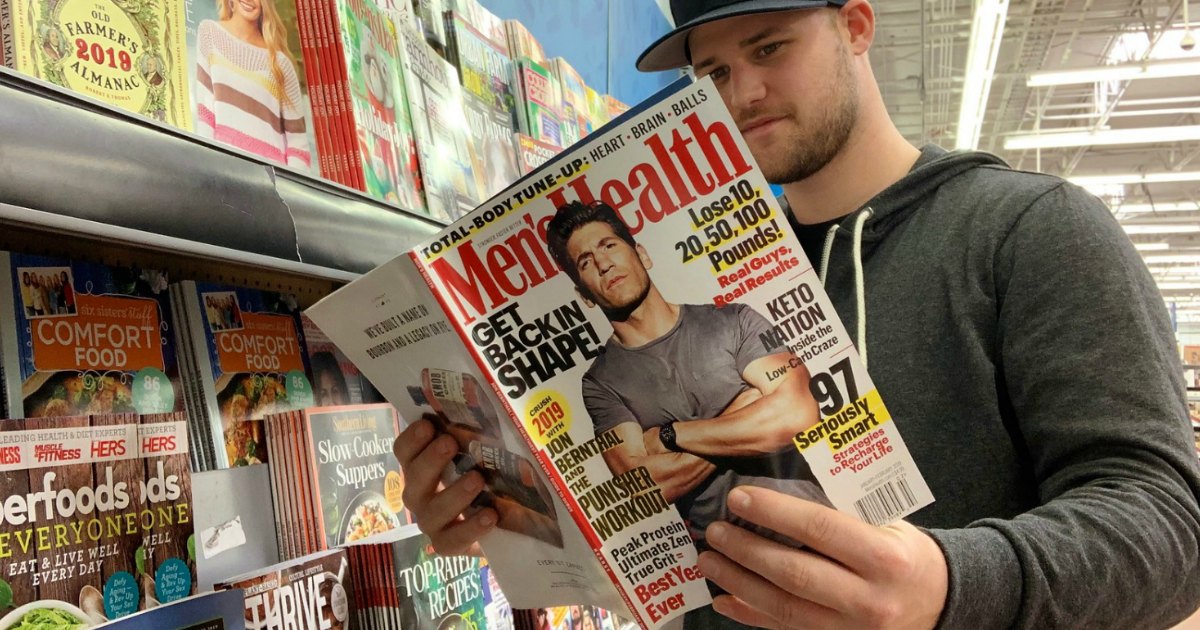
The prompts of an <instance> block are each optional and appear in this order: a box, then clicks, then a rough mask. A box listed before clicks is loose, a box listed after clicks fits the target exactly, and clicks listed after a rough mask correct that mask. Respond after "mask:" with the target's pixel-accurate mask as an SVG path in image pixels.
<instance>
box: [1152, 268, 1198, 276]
mask: <svg viewBox="0 0 1200 630" xmlns="http://www.w3.org/2000/svg"><path fill="white" fill-rule="evenodd" d="M1150 273H1152V274H1154V275H1156V276H1200V267H1151V268H1150Z"/></svg>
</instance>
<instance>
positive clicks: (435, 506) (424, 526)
mask: <svg viewBox="0 0 1200 630" xmlns="http://www.w3.org/2000/svg"><path fill="white" fill-rule="evenodd" d="M482 490H483V476H482V475H480V474H479V472H478V471H475V470H472V471H470V472H468V473H466V474H465V475H463V476H461V477H459V478H458V479H457V480H456V481H455V482H454V483H452V484H450V486H449V487H447V488H446V489H444V490H442V491H440V492H435V493H434V494H433V496H432V497H430V499H429V501H427V502H426V503H425V505H424V506H423V508H422V509H421V512H420V513H419V514H417V524H418V525H420V526H421V531H423V532H425V533H427V534H435V533H437V532H439V531H441V530H442V529H443V528H446V527H448V526H450V525H451V524H452V523H454V521H456V520H458V517H459V515H461V514H463V513H464V512H466V511H467V509H468V508H470V507H471V502H472V501H474V500H475V497H477V496H479V493H480V492H481V491H482ZM493 520H494V519H493Z"/></svg>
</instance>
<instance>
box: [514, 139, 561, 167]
mask: <svg viewBox="0 0 1200 630" xmlns="http://www.w3.org/2000/svg"><path fill="white" fill-rule="evenodd" d="M517 149H518V151H519V152H520V154H519V155H520V158H521V160H520V164H521V174H522V175H528V174H530V173H532V172H534V171H536V170H537V169H538V168H541V166H542V165H543V164H545V163H546V162H549V161H550V158H552V157H554V156H556V155H558V154H559V152H561V151H562V148H561V147H557V146H555V145H553V144H550V143H547V142H542V141H541V140H538V139H537V138H532V137H530V136H527V135H525V134H523V133H519V134H517Z"/></svg>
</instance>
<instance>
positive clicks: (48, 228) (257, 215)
mask: <svg viewBox="0 0 1200 630" xmlns="http://www.w3.org/2000/svg"><path fill="white" fill-rule="evenodd" d="M0 138H3V141H2V142H0V222H3V223H4V224H6V225H8V226H22V227H26V228H32V229H34V231H37V232H42V233H46V234H58V235H63V234H68V235H72V236H77V237H83V239H84V240H85V241H88V240H90V241H93V242H108V243H119V244H121V245H123V246H125V247H135V248H140V249H146V250H154V251H159V252H172V253H178V254H182V255H183V256H184V257H190V258H194V259H198V260H199V259H203V260H209V261H216V262H218V263H228V264H230V265H233V266H238V267H245V268H248V269H258V270H263V269H267V270H272V271H277V272H282V273H284V274H290V275H295V276H300V277H305V276H307V277H311V278H323V279H326V280H334V281H340V282H344V281H347V280H350V279H352V278H353V277H355V276H356V275H357V274H359V273H363V272H366V271H368V270H370V269H372V268H374V267H375V266H376V265H378V264H379V263H382V262H384V261H386V260H388V259H390V258H392V257H393V256H395V255H396V254H397V253H399V252H401V251H404V250H405V249H406V248H408V247H410V246H411V245H414V244H416V243H417V242H418V241H420V240H421V239H423V238H426V237H428V236H431V235H433V234H434V233H436V232H437V231H438V230H439V229H441V224H440V223H439V222H437V221H435V220H433V219H431V218H428V217H424V216H421V215H418V214H416V213H414V212H410V211H408V210H404V209H402V208H399V207H396V206H391V205H388V204H384V203H381V202H378V201H375V200H373V199H369V198H367V197H365V196H363V195H362V194H360V193H359V192H358V191H355V190H352V189H349V188H346V187H344V186H340V185H338V184H334V183H331V182H327V181H324V180H319V179H316V178H314V177H312V176H309V175H306V174H303V173H300V172H298V171H295V170H292V169H289V168H286V167H282V166H276V165H272V164H268V163H266V162H263V161H261V160H259V159H257V158H254V157H252V156H250V155H249V154H246V153H242V152H239V151H237V150H236V149H232V148H230V147H226V146H222V145H218V144H215V143H212V142H209V141H207V140H205V139H202V138H199V137H198V136H195V135H193V134H190V133H187V132H184V131H180V130H178V129H175V128H173V127H169V126H167V125H165V124H161V123H158V122H155V121H152V120H148V119H146V118H144V117H142V116H139V115H137V114H133V113H129V112H125V111H122V110H119V109H116V108H113V107H111V106H108V105H106V104H104V103H100V102H99V101H96V100H94V99H91V98H88V97H86V96H81V95H79V94H76V93H73V92H69V91H67V90H64V89H62V88H60V87H58V86H55V85H51V84H49V83H46V82H44V81H39V80H37V79H33V78H30V77H26V76H24V75H20V74H17V73H15V72H12V71H10V70H8V69H6V68H0ZM5 231H6V232H7V230H5ZM79 253H87V252H86V251H81V252H79Z"/></svg>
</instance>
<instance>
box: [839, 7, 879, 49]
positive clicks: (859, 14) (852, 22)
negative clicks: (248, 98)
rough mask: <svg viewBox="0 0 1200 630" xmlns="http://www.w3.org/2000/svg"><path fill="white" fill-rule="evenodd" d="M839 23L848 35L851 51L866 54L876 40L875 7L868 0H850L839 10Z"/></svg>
mask: <svg viewBox="0 0 1200 630" xmlns="http://www.w3.org/2000/svg"><path fill="white" fill-rule="evenodd" d="M838 25H839V26H840V28H841V29H843V32H844V33H845V34H846V35H847V36H848V44H849V48H850V52H851V53H852V54H855V55H862V54H866V52H867V51H868V50H870V49H871V44H872V43H874V42H875V9H874V8H872V7H871V3H870V2H869V1H868V0H849V2H847V3H846V5H845V6H843V7H842V8H841V9H840V10H838Z"/></svg>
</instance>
